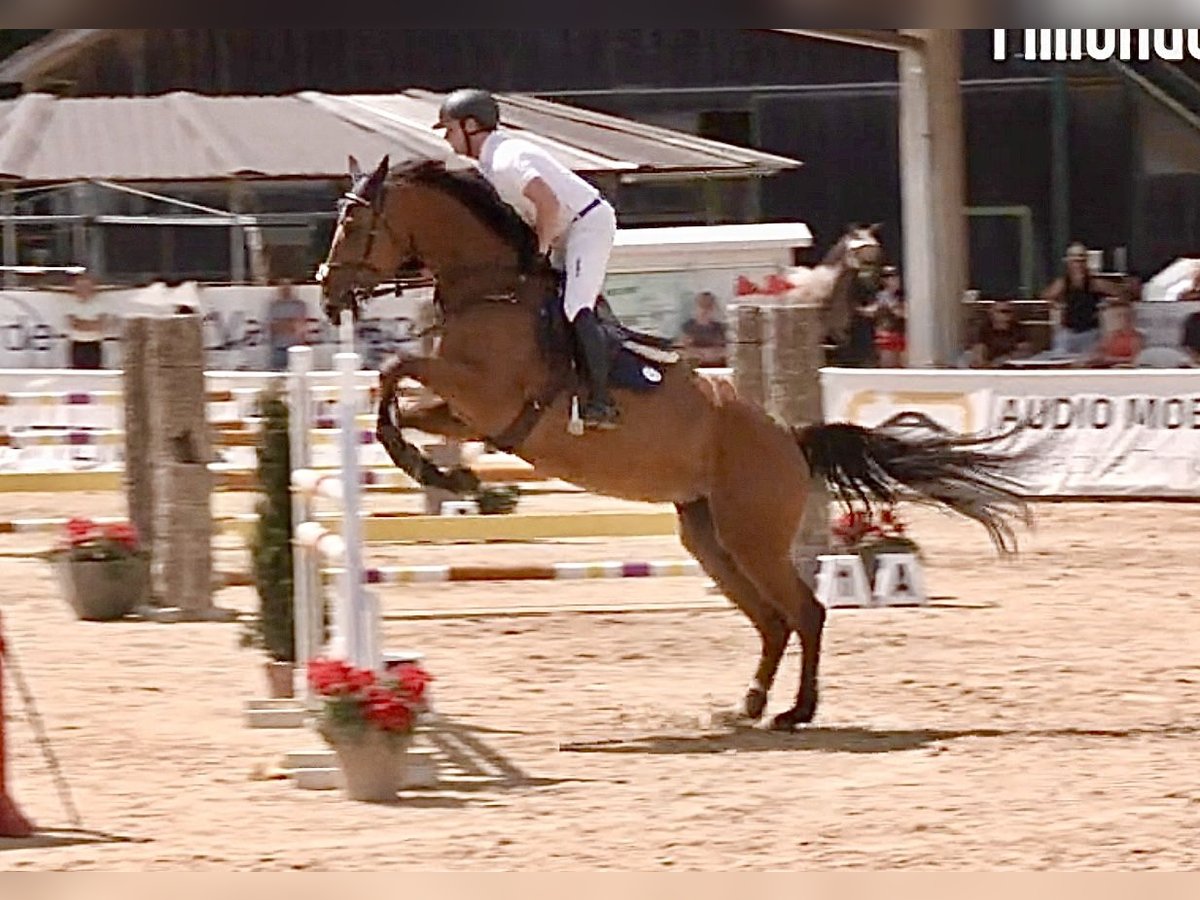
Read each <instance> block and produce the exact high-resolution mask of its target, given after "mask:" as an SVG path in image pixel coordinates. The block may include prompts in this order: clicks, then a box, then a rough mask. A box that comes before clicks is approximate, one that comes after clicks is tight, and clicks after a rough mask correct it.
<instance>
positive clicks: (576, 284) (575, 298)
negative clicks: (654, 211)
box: [551, 202, 617, 322]
mask: <svg viewBox="0 0 1200 900" xmlns="http://www.w3.org/2000/svg"><path fill="white" fill-rule="evenodd" d="M616 236H617V216H616V213H614V212H613V208H612V207H611V206H610V205H609V204H608V203H607V202H601V204H600V205H599V206H597V207H596V208H594V209H593V210H591V212H589V213H588V214H587V215H585V216H584V217H583V218H582V219H576V220H575V221H574V222H572V223H571V225H570V226H569V227H568V228H567V231H566V233H565V234H564V235H563V236H562V237H561V238H559V240H558V242H557V246H556V247H555V248H554V249H553V251H552V253H551V262H552V264H553V265H554V267H555V268H557V269H559V270H560V271H562V272H564V273H565V274H566V287H565V288H564V290H563V311H564V312H565V313H566V314H567V321H568V322H574V321H575V317H576V316H577V315H579V312H580V310H584V309H595V307H596V298H597V296H598V295H599V294H600V290H601V288H603V287H604V276H605V274H606V273H607V272H608V258H609V256H610V255H611V254H612V246H613V240H614V239H615V238H616Z"/></svg>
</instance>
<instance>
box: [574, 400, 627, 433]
mask: <svg viewBox="0 0 1200 900" xmlns="http://www.w3.org/2000/svg"><path fill="white" fill-rule="evenodd" d="M620 422H621V410H620V409H618V408H617V405H616V404H615V403H607V404H599V403H589V404H588V405H587V406H585V407H584V409H583V424H584V427H586V428H595V429H599V430H601V431H611V430H612V429H614V428H616V427H618V426H619V425H620Z"/></svg>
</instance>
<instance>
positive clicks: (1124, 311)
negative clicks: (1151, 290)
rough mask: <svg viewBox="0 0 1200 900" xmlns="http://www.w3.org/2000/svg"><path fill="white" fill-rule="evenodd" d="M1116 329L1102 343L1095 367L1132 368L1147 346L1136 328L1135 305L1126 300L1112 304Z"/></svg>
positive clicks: (1096, 356) (1097, 352) (1098, 348)
mask: <svg viewBox="0 0 1200 900" xmlns="http://www.w3.org/2000/svg"><path fill="white" fill-rule="evenodd" d="M1110 308H1111V309H1112V312H1113V318H1114V319H1115V322H1114V327H1113V329H1112V330H1111V331H1109V332H1108V334H1106V335H1105V336H1104V338H1103V340H1101V341H1100V345H1099V346H1098V347H1097V348H1096V354H1095V356H1094V357H1093V358H1092V360H1091V362H1092V364H1093V365H1098V366H1132V365H1133V363H1134V360H1136V359H1137V358H1138V354H1140V353H1141V352H1142V350H1143V349H1144V348H1145V346H1146V338H1145V336H1144V335H1143V334H1142V333H1141V332H1140V331H1138V330H1137V328H1135V327H1134V313H1133V304H1132V303H1129V302H1128V301H1126V300H1121V301H1117V302H1115V303H1113V304H1111V307H1110Z"/></svg>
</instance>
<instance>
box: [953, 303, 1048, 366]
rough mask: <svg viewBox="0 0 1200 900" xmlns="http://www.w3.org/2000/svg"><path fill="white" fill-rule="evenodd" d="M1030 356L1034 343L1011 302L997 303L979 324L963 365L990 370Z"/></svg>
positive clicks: (989, 309) (989, 308)
mask: <svg viewBox="0 0 1200 900" xmlns="http://www.w3.org/2000/svg"><path fill="white" fill-rule="evenodd" d="M1031 355H1033V343H1032V342H1031V341H1030V340H1029V333H1028V331H1027V330H1026V328H1025V326H1024V325H1023V324H1022V323H1021V321H1020V320H1019V319H1018V318H1017V311H1016V308H1015V307H1014V306H1013V304H1012V301H1011V300H997V301H995V302H994V303H993V304H992V305H991V306H990V307H988V310H987V313H986V314H985V315H984V317H983V319H982V321H981V322H980V323H979V326H978V327H977V329H976V331H975V334H974V336H973V337H972V339H971V349H970V350H968V351H967V353H966V358H965V360H964V362H965V365H966V367H968V368H972V369H993V368H998V367H999V366H1002V365H1004V364H1005V363H1006V362H1008V361H1009V360H1013V359H1026V358H1028V357H1029V356H1031Z"/></svg>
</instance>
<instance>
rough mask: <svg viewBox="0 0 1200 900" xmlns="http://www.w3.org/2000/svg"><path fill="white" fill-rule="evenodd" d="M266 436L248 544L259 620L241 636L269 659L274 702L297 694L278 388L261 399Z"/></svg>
mask: <svg viewBox="0 0 1200 900" xmlns="http://www.w3.org/2000/svg"><path fill="white" fill-rule="evenodd" d="M259 414H260V415H261V417H262V432H261V437H260V438H259V443H258V447H257V448H256V449H255V453H256V455H257V457H258V486H259V490H260V491H261V492H262V497H261V498H260V499H259V502H258V506H257V510H256V511H257V513H258V522H257V524H256V526H255V531H254V535H253V537H252V539H251V542H250V552H251V555H252V557H253V563H254V586H255V589H256V591H257V592H258V617H257V618H255V619H253V620H251V621H249V622H248V623H247V624H246V627H245V629H244V630H243V632H242V636H241V645H242V646H243V647H256V648H258V649H260V650H262V651H264V652H265V653H266V655H267V656H268V657H269V660H268V662H267V663H266V672H267V684H268V689H269V691H270V696H271V697H272V698H287V697H292V696H294V694H295V690H294V686H293V682H294V669H295V663H296V633H295V611H294V606H293V599H294V590H293V573H292V507H291V503H292V495H291V462H290V459H289V457H288V454H289V441H288V408H287V404H286V403H284V401H283V398H282V397H281V396H280V393H279V389H278V387H276V386H271V387H268V388H267V389H266V390H265V391H264V392H263V394H262V396H261V397H260V398H259Z"/></svg>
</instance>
